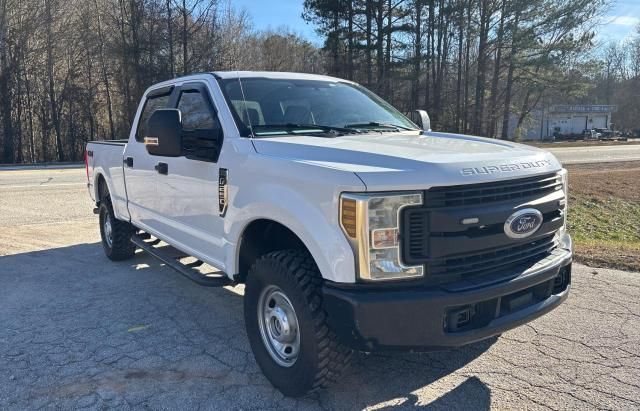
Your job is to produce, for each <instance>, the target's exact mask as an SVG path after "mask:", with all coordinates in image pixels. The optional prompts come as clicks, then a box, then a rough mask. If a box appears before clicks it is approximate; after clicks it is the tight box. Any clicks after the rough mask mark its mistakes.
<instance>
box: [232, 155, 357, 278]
mask: <svg viewBox="0 0 640 411" xmlns="http://www.w3.org/2000/svg"><path fill="white" fill-rule="evenodd" d="M263 161H264V163H265V164H261V163H263ZM274 161H276V162H277V163H280V164H274V163H273V162H274ZM281 161H282V160H276V159H273V158H272V159H265V158H264V157H263V158H261V157H257V158H255V159H254V161H252V162H251V163H253V164H251V163H249V164H251V166H249V167H248V168H249V169H248V170H246V172H245V173H241V174H242V175H241V176H239V177H237V180H236V179H235V178H234V174H233V170H231V171H230V172H231V175H230V182H233V183H234V184H233V185H230V187H229V203H230V205H229V209H228V210H227V215H226V216H225V235H226V238H227V239H228V241H227V242H226V243H225V246H226V247H228V248H227V249H226V250H225V256H226V257H225V258H226V260H225V265H226V267H227V270H228V271H227V272H229V273H238V270H239V261H238V260H239V258H238V257H239V255H238V249H239V245H240V237H241V236H242V233H243V232H244V229H245V228H246V227H247V226H248V225H249V224H250V223H251V222H252V221H255V220H258V219H268V220H273V221H275V222H277V223H280V224H282V225H284V226H285V227H287V228H288V229H290V230H291V231H292V232H293V233H294V234H296V235H297V236H298V238H300V240H301V241H302V242H303V243H304V245H305V246H306V247H307V249H308V250H309V252H310V253H311V255H312V256H313V258H314V260H315V262H316V264H317V265H318V268H319V270H320V273H321V274H322V276H323V278H325V279H327V280H331V281H335V282H342V283H353V282H355V259H354V255H353V251H352V249H351V247H350V245H349V243H348V241H347V238H346V237H345V235H344V233H343V232H342V229H341V228H340V224H339V216H338V209H339V207H338V203H339V201H340V193H341V192H345V191H363V190H364V185H363V184H362V182H361V181H360V180H359V179H358V178H357V176H356V175H355V174H353V173H351V172H344V171H338V170H335V169H329V168H323V167H316V166H312V165H309V164H301V163H297V162H295V161H291V160H289V161H282V162H281ZM253 167H256V169H257V170H260V171H257V170H256V173H253V172H252V171H251V170H250V168H253ZM265 170H277V172H278V174H279V175H277V176H274V175H273V174H271V173H269V172H265ZM245 179H246V180H245ZM239 187H243V189H239ZM249 187H250V188H249Z"/></svg>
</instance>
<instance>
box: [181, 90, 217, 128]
mask: <svg viewBox="0 0 640 411" xmlns="http://www.w3.org/2000/svg"><path fill="white" fill-rule="evenodd" d="M178 110H180V111H181V112H182V128H183V129H185V130H211V129H214V128H216V127H217V124H216V120H215V118H214V115H213V110H212V109H211V105H210V104H209V102H208V101H207V100H206V98H205V96H203V95H202V93H200V92H199V91H197V90H188V91H183V92H181V93H180V100H179V102H178Z"/></svg>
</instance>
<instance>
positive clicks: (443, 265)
mask: <svg viewBox="0 0 640 411" xmlns="http://www.w3.org/2000/svg"><path fill="white" fill-rule="evenodd" d="M553 237H554V236H553V235H550V236H546V237H542V238H539V239H536V240H534V241H530V242H526V243H522V244H518V245H515V246H511V247H502V248H498V249H494V250H481V251H479V252H477V253H471V254H465V255H460V256H451V257H446V258H440V259H433V260H430V261H429V262H428V263H427V273H428V274H427V275H428V276H429V278H430V281H431V282H434V283H443V282H450V281H455V280H461V279H466V278H469V277H475V276H478V275H482V274H486V273H488V272H492V273H495V272H500V271H507V270H508V269H510V268H514V267H519V266H522V265H531V264H533V263H536V262H538V261H540V260H542V259H543V258H545V257H547V256H548V255H549V254H550V253H551V251H553V249H554V248H555V247H556V245H557V244H556V243H555V241H554V238H553Z"/></svg>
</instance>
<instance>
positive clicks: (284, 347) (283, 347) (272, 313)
mask: <svg viewBox="0 0 640 411" xmlns="http://www.w3.org/2000/svg"><path fill="white" fill-rule="evenodd" d="M258 325H259V327H260V335H261V337H262V342H263V343H264V346H265V348H266V349H267V352H268V353H269V355H271V358H273V360H274V361H275V362H276V363H278V364H279V365H281V366H283V367H291V366H292V365H293V364H294V363H295V362H296V360H297V358H298V353H299V351H300V332H299V329H298V318H297V316H296V313H295V310H294V309H293V305H292V304H291V301H290V300H289V298H287V296H286V295H285V294H284V292H282V290H281V289H280V288H278V287H276V286H273V285H272V286H268V287H266V288H265V289H264V290H263V291H262V293H261V295H260V299H259V301H258Z"/></svg>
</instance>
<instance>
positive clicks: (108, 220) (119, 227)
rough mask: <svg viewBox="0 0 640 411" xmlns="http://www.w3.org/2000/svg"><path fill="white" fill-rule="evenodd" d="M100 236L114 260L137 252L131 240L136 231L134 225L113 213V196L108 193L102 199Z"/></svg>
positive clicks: (123, 258) (122, 258) (108, 255)
mask: <svg viewBox="0 0 640 411" xmlns="http://www.w3.org/2000/svg"><path fill="white" fill-rule="evenodd" d="M99 215H100V237H101V238H102V248H104V253H105V254H106V255H107V257H108V258H109V259H110V260H112V261H121V260H126V259H129V258H131V257H133V255H134V254H135V252H136V246H135V244H133V243H132V242H131V236H132V235H133V234H134V233H135V231H136V229H135V227H134V226H132V225H131V224H129V223H128V222H126V221H121V220H118V219H117V218H116V217H115V215H114V214H113V206H112V205H111V198H110V197H109V196H108V195H107V196H105V197H104V198H103V199H102V200H101V201H100V208H99Z"/></svg>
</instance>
